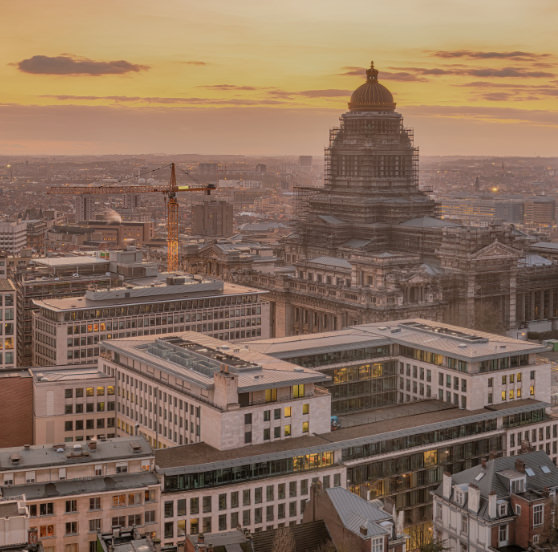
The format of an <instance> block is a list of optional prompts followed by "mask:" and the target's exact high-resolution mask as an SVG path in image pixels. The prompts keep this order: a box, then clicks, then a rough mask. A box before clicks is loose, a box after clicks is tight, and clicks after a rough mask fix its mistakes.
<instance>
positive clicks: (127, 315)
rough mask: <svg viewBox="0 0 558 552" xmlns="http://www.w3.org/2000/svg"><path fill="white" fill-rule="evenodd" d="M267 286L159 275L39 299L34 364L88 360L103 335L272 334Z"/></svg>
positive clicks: (238, 336) (229, 337) (223, 336)
mask: <svg viewBox="0 0 558 552" xmlns="http://www.w3.org/2000/svg"><path fill="white" fill-rule="evenodd" d="M266 293H267V292H265V291H260V290H257V289H254V288H248V287H245V286H240V285H235V284H229V283H223V282H221V281H218V280H212V279H208V278H202V277H192V276H186V275H160V276H158V277H155V278H150V279H147V282H145V281H144V282H139V283H136V284H135V285H134V284H131V283H130V284H125V285H124V286H123V287H118V288H114V289H110V290H105V291H95V290H89V291H87V292H86V293H85V295H84V296H83V297H72V298H55V299H43V300H35V301H34V304H35V306H36V307H37V308H38V311H37V312H35V313H33V340H34V350H33V365H34V366H53V365H62V364H68V363H74V364H76V363H80V364H87V363H91V361H92V360H93V359H94V358H95V357H97V356H98V355H99V344H100V342H101V341H105V340H112V339H116V338H123V337H133V336H136V335H156V334H163V333H170V332H180V331H187V330H193V331H199V332H203V333H207V334H209V335H212V336H215V337H218V338H220V339H225V340H229V341H235V340H240V339H247V338H248V339H252V338H256V337H269V328H270V310H269V303H268V302H266V301H265V294H266Z"/></svg>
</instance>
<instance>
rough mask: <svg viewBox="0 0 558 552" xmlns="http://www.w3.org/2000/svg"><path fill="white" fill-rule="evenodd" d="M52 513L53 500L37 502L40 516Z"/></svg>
mask: <svg viewBox="0 0 558 552" xmlns="http://www.w3.org/2000/svg"><path fill="white" fill-rule="evenodd" d="M52 514H54V502H45V503H43V504H39V515H40V516H51V515H52Z"/></svg>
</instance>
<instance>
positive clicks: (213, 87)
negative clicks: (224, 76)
mask: <svg viewBox="0 0 558 552" xmlns="http://www.w3.org/2000/svg"><path fill="white" fill-rule="evenodd" d="M198 88H205V89H207V90H224V91H234V90H240V91H242V90H262V89H261V88H257V87H255V86H240V85H238V84H205V85H203V86H198Z"/></svg>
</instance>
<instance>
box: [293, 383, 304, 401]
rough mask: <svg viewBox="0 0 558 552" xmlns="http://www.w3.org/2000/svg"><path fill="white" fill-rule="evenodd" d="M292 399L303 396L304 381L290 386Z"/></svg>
mask: <svg viewBox="0 0 558 552" xmlns="http://www.w3.org/2000/svg"><path fill="white" fill-rule="evenodd" d="M292 393H293V399H298V398H300V397H304V383H301V384H300V385H293V386H292Z"/></svg>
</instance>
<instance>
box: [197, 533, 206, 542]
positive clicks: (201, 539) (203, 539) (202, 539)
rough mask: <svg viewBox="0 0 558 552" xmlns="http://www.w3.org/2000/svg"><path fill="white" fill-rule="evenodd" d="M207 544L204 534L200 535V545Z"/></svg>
mask: <svg viewBox="0 0 558 552" xmlns="http://www.w3.org/2000/svg"><path fill="white" fill-rule="evenodd" d="M204 543H205V537H204V535H203V533H200V534H199V535H198V544H204Z"/></svg>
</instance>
